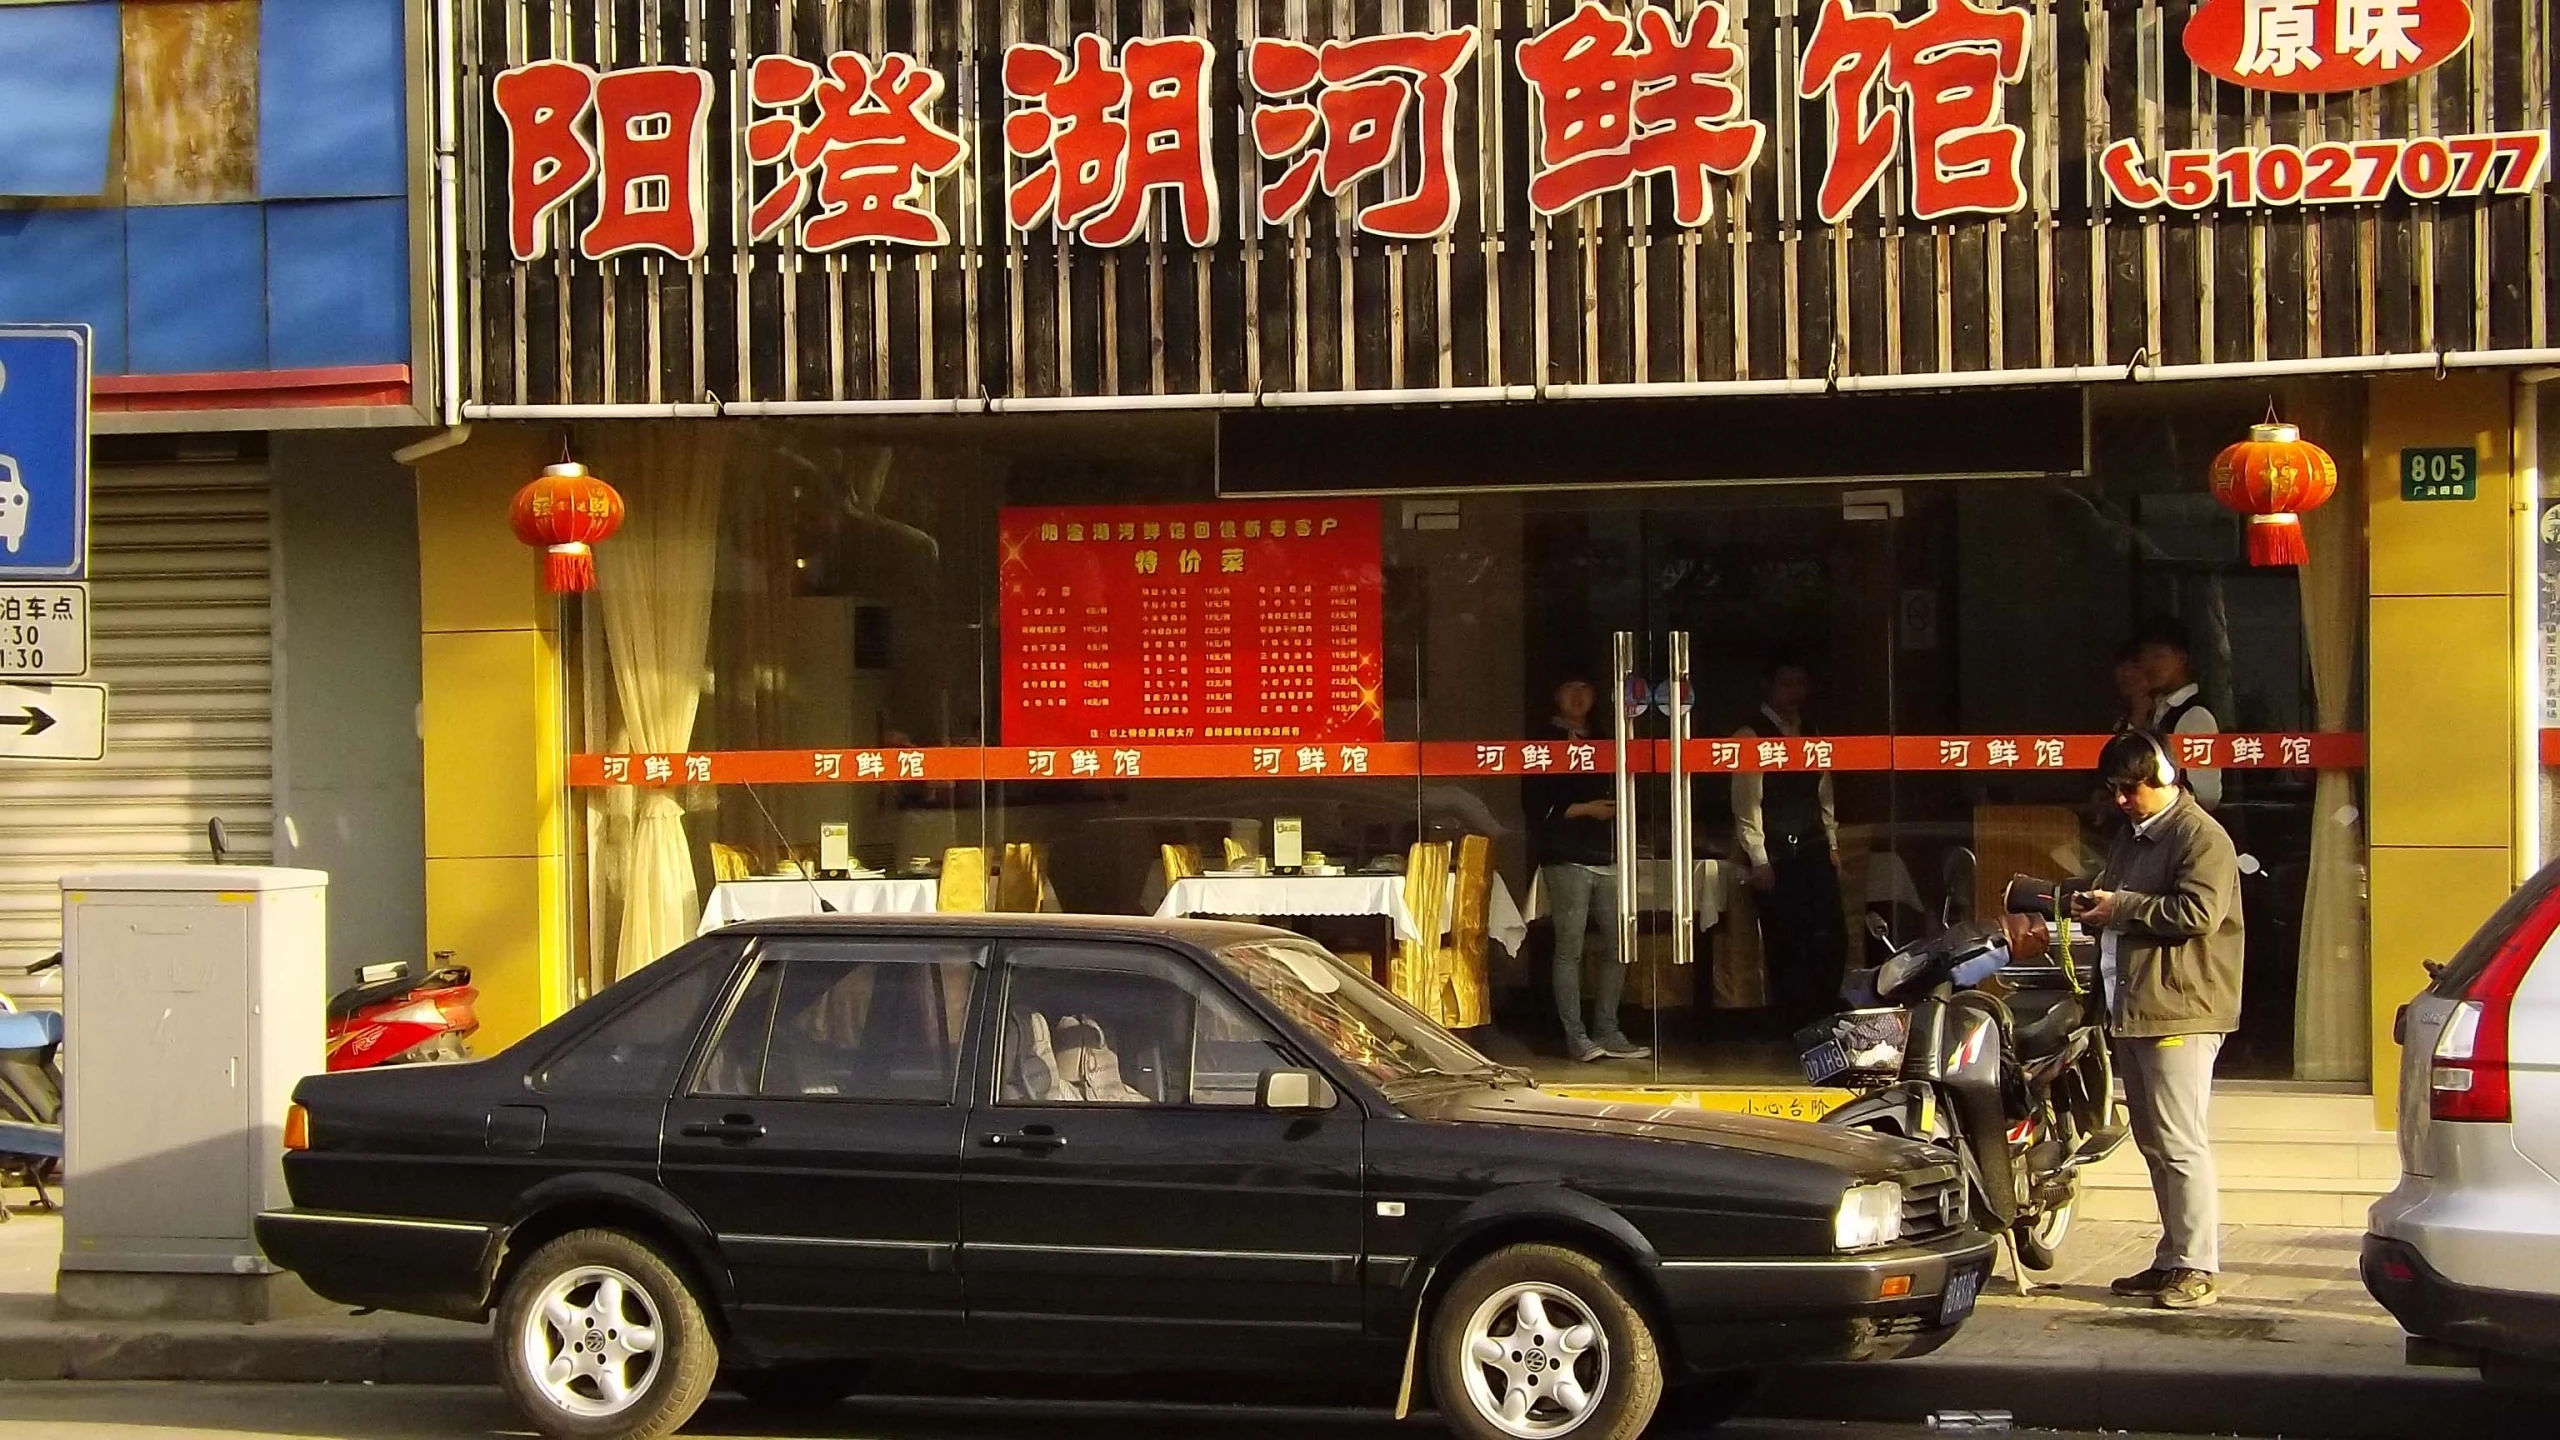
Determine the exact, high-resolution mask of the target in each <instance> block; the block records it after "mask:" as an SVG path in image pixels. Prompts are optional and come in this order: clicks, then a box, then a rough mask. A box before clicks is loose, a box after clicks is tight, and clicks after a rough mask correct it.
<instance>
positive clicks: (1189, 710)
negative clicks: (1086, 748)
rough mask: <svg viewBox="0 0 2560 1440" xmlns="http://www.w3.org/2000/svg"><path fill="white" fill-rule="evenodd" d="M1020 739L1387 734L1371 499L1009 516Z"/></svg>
mask: <svg viewBox="0 0 2560 1440" xmlns="http://www.w3.org/2000/svg"><path fill="white" fill-rule="evenodd" d="M998 532H999V536H1000V539H1001V549H1000V552H999V553H1000V554H1001V556H1002V559H1001V561H1000V565H1001V571H1000V574H999V576H998V589H999V593H1000V594H1001V596H1002V599H1001V602H1000V603H1001V605H1002V611H1003V634H1004V733H1003V743H1005V744H1007V745H1073V744H1082V743H1085V742H1088V741H1096V740H1154V741H1159V742H1168V743H1174V744H1179V743H1182V742H1184V741H1198V742H1202V743H1210V742H1218V741H1236V740H1304V741H1310V742H1314V741H1364V740H1366V741H1375V740H1380V739H1383V738H1385V733H1386V731H1385V727H1386V716H1385V712H1384V706H1383V703H1382V699H1381V697H1382V695H1383V686H1384V676H1385V660H1384V648H1385V647H1384V644H1383V640H1382V634H1383V631H1382V626H1381V624H1380V619H1379V609H1380V603H1381V599H1382V592H1383V590H1384V581H1383V578H1382V576H1381V573H1380V569H1381V566H1380V558H1379V557H1380V541H1379V533H1378V505H1377V502H1376V501H1374V500H1370V501H1361V500H1318V501H1309V500H1299V501H1253V502H1249V503H1238V502H1232V501H1229V502H1219V503H1211V504H1200V505H1070V506H1037V507H1026V508H1018V509H1008V510H1006V511H1005V512H1004V513H1003V515H1002V517H1001V518H1000V520H999V521H998Z"/></svg>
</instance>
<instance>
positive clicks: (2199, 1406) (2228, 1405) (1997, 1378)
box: [1750, 1357, 2551, 1440]
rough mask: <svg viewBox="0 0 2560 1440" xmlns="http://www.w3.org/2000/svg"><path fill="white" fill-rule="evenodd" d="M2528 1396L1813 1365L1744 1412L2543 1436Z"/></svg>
mask: <svg viewBox="0 0 2560 1440" xmlns="http://www.w3.org/2000/svg"><path fill="white" fill-rule="evenodd" d="M2537 1408H2538V1407H2534V1406H2532V1405H2530V1404H2529V1403H2528V1402H2527V1397H2524V1396H2521V1395H2517V1394H2514V1393H2512V1392H2508V1391H2504V1390H2501V1389H2498V1388H2495V1387H2493V1386H2491V1385H2489V1384H2488V1383H2486V1382H2485V1381H2483V1380H2481V1379H2480V1378H2479V1376H2477V1375H2475V1374H2470V1373H2467V1372H2464V1371H2459V1370H2434V1369H2426V1368H2422V1367H2394V1368H2390V1369H2379V1368H2338V1369H2330V1370H2321V1369H2296V1370H2251V1369H2247V1368H2244V1367H2240V1366H2229V1367H2217V1368H2206V1367H2202V1366H2196V1365H2161V1364H2139V1363H2137V1364H2111V1363H2109V1362H2108V1361H2106V1360H2105V1359H2103V1358H2097V1357H2092V1358H2088V1359H2070V1360H2054V1359H2033V1358H2025V1359H2000V1360H1974V1359H1963V1358H1954V1357H1933V1358H1931V1359H1928V1360H1922V1361H1914V1362H1911V1363H1908V1364H1883V1365H1854V1364H1825V1365H1811V1366H1806V1367H1804V1368H1802V1369H1799V1370H1790V1371H1781V1372H1779V1373H1778V1374H1776V1375H1775V1376H1773V1377H1771V1379H1770V1382H1769V1384H1768V1386H1767V1387H1766V1388H1765V1389H1763V1390H1762V1391H1761V1392H1760V1394H1759V1396H1758V1397H1757V1399H1756V1400H1755V1401H1754V1402H1753V1404H1752V1406H1751V1409H1750V1413H1751V1414H1754V1415H1757V1416H1761V1417H1764V1418H1768V1419H1787V1420H1831V1421H1886V1422H1893V1423H1898V1424H1903V1425H1917V1424H1920V1423H1923V1422H1924V1421H1925V1420H1926V1418H1927V1417H1928V1415H1929V1414H1930V1412H1932V1411H1936V1410H2006V1411H2009V1412H2010V1413H2011V1414H2012V1415H2013V1416H2015V1417H2016V1424H2017V1426H2018V1428H2020V1429H2051V1430H2089V1431H2099V1430H2110V1431H2128V1430H2129V1431H2136V1432H2144V1431H2148V1432H2152V1433H2157V1434H2168V1435H2284V1436H2316V1437H2320V1440H2406V1437H2408V1436H2412V1435H2444V1434H2451V1435H2462V1436H2466V1437H2477V1440H2488V1437H2505V1436H2515V1437H2519V1440H2521V1437H2524V1436H2528V1435H2531V1436H2547V1435H2549V1434H2550V1433H2551V1432H2550V1428H2549V1427H2550V1424H2551V1420H2550V1415H2549V1412H2548V1411H2547V1410H2539V1413H2533V1412H2535V1411H2536V1410H2537Z"/></svg>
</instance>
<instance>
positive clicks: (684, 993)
mask: <svg viewBox="0 0 2560 1440" xmlns="http://www.w3.org/2000/svg"><path fill="white" fill-rule="evenodd" d="M729 969H730V967H729V966H728V965H726V964H704V965H697V966H695V967H694V969H693V970H692V972H691V973H689V974H687V975H685V976H683V977H681V978H679V979H676V980H673V981H670V982H668V983H666V984H664V985H661V986H659V987H658V988H657V989H656V990H654V991H652V992H650V993H649V994H647V995H645V996H643V997H641V998H640V999H638V1000H636V1001H634V1002H632V1003H631V1004H629V1005H627V1006H625V1007H623V1009H622V1010H621V1012H620V1013H618V1014H616V1015H614V1016H612V1017H611V1018H610V1019H608V1020H606V1021H605V1022H604V1023H603V1024H601V1025H598V1026H597V1027H596V1028H594V1029H593V1030H590V1031H588V1032H587V1033H586V1034H584V1035H581V1036H579V1037H578V1038H577V1039H575V1040H572V1041H571V1042H569V1047H568V1048H567V1049H565V1050H563V1051H561V1052H560V1053H559V1054H557V1055H554V1056H552V1057H551V1059H550V1060H548V1061H547V1062H545V1063H544V1064H543V1067H542V1070H541V1073H540V1074H539V1075H537V1076H536V1077H535V1079H534V1088H536V1089H538V1090H540V1091H542V1092H543V1093H544V1094H547V1095H593V1096H604V1097H612V1096H656V1097H658V1098H660V1099H664V1098H665V1097H666V1094H667V1092H668V1091H669V1090H670V1089H672V1088H673V1087H674V1084H675V1075H676V1067H677V1066H679V1065H681V1064H683V1063H684V1057H685V1052H686V1051H687V1050H689V1049H691V1048H692V1046H693V1037H694V1034H695V1033H696V1032H697V1031H698V1030H699V1029H700V1028H701V1025H702V1012H703V1010H704V1008H705V1007H707V1006H708V1005H709V1004H710V1003H711V997H712V994H713V992H714V991H715V990H716V989H717V988H718V986H719V984H720V982H721V981H723V980H725V979H727V978H728V975H729Z"/></svg>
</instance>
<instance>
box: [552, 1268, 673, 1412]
mask: <svg viewBox="0 0 2560 1440" xmlns="http://www.w3.org/2000/svg"><path fill="white" fill-rule="evenodd" d="M661 1333H662V1331H661V1327H660V1325H659V1321H658V1309H657V1306H656V1304H655V1303H654V1302H653V1301H652V1300H651V1298H650V1296H649V1293H648V1291H647V1290H646V1289H644V1288H642V1286H641V1285H640V1283H639V1282H638V1281H636V1280H634V1279H632V1278H631V1277H630V1276H629V1275H626V1274H624V1273H623V1272H621V1271H620V1270H616V1269H614V1268H612V1267H611V1266H607V1265H581V1266H578V1267H576V1268H575V1269H571V1270H566V1271H563V1272H561V1274H560V1275H558V1276H557V1277H555V1278H554V1279H553V1280H552V1281H551V1283H550V1284H548V1285H545V1286H544V1287H542V1294H541V1296H540V1298H538V1299H537V1300H536V1301H535V1302H534V1304H533V1307H532V1308H531V1309H530V1310H528V1311H526V1312H525V1318H524V1333H523V1334H522V1335H521V1336H520V1337H518V1339H519V1344H520V1346H521V1349H522V1357H523V1364H524V1371H525V1374H526V1376H527V1377H529V1378H530V1379H532V1380H533V1382H534V1383H535V1385H536V1386H538V1387H539V1388H540V1390H541V1392H542V1394H543V1397H544V1398H545V1399H547V1400H549V1401H550V1402H551V1403H552V1404H554V1405H557V1406H559V1407H560V1409H561V1410H563V1411H565V1412H567V1413H568V1414H571V1415H576V1416H580V1417H583V1418H589V1419H601V1418H603V1417H606V1416H611V1415H618V1414H620V1413H622V1412H623V1411H624V1410H627V1409H629V1408H630V1407H631V1405H632V1404H633V1402H635V1401H637V1400H638V1399H639V1398H640V1397H641V1396H642V1395H644V1394H646V1393H647V1392H648V1389H649V1382H650V1381H651V1380H653V1379H655V1378H656V1376H657V1373H658V1359H659V1340H660V1336H661Z"/></svg>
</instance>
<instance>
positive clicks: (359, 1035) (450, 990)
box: [328, 950, 480, 1070]
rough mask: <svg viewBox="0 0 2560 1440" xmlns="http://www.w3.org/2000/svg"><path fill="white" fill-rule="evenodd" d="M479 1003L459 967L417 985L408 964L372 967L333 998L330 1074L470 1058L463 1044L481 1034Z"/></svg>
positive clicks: (444, 968) (446, 955)
mask: <svg viewBox="0 0 2560 1440" xmlns="http://www.w3.org/2000/svg"><path fill="white" fill-rule="evenodd" d="M452 958H453V952H452V951H450V950H440V951H438V952H436V959H437V960H439V961H445V960H450V959H452ZM479 1000H480V992H479V991H477V990H475V989H473V988H471V972H470V971H469V970H467V969H465V968H463V967H462V966H459V965H441V964H440V965H438V967H437V968H436V969H434V970H432V971H429V972H428V974H427V978H426V979H424V980H422V981H417V982H412V981H411V980H410V979H409V964H408V962H407V961H405V960H396V961H393V962H391V963H390V964H387V965H368V966H366V967H365V968H364V969H362V970H359V971H357V972H356V983H355V984H354V985H352V986H350V987H348V988H347V989H344V990H341V991H339V992H338V993H337V994H335V995H333V996H331V997H330V998H329V1042H328V1053H329V1068H330V1069H331V1070H370V1069H372V1068H373V1067H374V1066H376V1065H404V1064H409V1063H412V1062H416V1061H429V1060H461V1059H464V1058H467V1057H468V1056H469V1055H470V1053H471V1052H470V1050H469V1049H467V1048H466V1047H465V1046H464V1044H463V1042H464V1041H465V1040H468V1039H469V1038H470V1037H471V1034H472V1032H473V1031H475V1030H478V1029H479V1028H480V1015H479V1010H478V1005H479Z"/></svg>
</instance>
